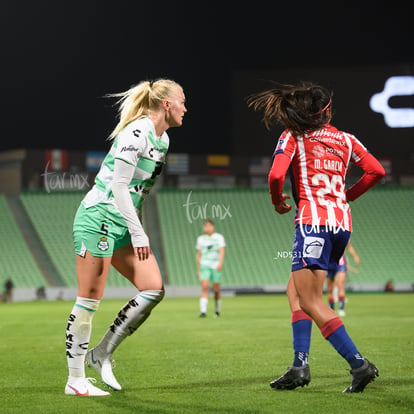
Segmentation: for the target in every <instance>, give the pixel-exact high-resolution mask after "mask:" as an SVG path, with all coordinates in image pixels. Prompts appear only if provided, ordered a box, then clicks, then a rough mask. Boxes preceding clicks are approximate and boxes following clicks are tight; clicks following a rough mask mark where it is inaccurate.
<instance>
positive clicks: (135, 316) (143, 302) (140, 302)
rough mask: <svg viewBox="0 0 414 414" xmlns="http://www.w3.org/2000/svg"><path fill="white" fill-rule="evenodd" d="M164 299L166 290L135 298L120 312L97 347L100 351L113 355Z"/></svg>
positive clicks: (146, 293) (150, 291)
mask: <svg viewBox="0 0 414 414" xmlns="http://www.w3.org/2000/svg"><path fill="white" fill-rule="evenodd" d="M163 297H164V290H143V291H142V292H141V293H139V294H138V295H136V296H134V297H133V298H132V299H131V300H130V301H128V302H127V303H126V304H125V305H124V306H123V307H122V309H121V310H120V311H119V312H118V315H117V317H116V318H115V320H114V322H113V323H112V325H111V326H110V327H109V329H108V330H107V331H106V333H105V335H104V336H103V337H102V339H101V341H100V342H99V344H98V345H97V346H96V348H97V349H98V351H100V352H103V353H104V354H107V355H112V353H113V352H114V351H115V349H116V348H117V347H118V346H119V345H120V343H121V342H122V341H123V340H124V339H125V338H126V337H127V336H130V335H132V334H133V333H134V332H135V331H136V330H137V329H138V328H139V327H140V326H141V325H142V324H143V323H144V322H145V321H146V319H147V318H148V317H149V316H150V314H151V311H152V310H153V309H154V307H155V306H157V305H158V304H159V303H160V302H161V300H162V299H163Z"/></svg>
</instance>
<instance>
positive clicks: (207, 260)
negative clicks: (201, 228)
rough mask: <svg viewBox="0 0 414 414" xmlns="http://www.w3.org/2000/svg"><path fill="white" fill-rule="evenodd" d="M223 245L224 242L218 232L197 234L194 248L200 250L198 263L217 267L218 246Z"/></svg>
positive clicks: (218, 258)
mask: <svg viewBox="0 0 414 414" xmlns="http://www.w3.org/2000/svg"><path fill="white" fill-rule="evenodd" d="M225 246H226V242H225V240H224V237H223V235H221V234H220V233H213V234H212V235H211V236H208V235H207V234H202V235H201V236H198V238H197V244H196V249H197V250H200V251H201V258H200V264H201V265H203V266H208V267H211V268H212V269H217V266H218V264H219V262H220V248H221V247H225Z"/></svg>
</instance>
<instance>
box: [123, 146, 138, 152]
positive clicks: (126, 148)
mask: <svg viewBox="0 0 414 414" xmlns="http://www.w3.org/2000/svg"><path fill="white" fill-rule="evenodd" d="M126 151H135V152H137V151H138V148H135V147H134V146H133V145H129V146H127V147H122V148H121V152H126Z"/></svg>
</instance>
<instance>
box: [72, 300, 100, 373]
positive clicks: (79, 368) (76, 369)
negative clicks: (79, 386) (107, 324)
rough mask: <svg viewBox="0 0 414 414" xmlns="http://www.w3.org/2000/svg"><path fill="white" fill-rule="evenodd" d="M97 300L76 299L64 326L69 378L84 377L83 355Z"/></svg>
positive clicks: (97, 304) (97, 303)
mask: <svg viewBox="0 0 414 414" xmlns="http://www.w3.org/2000/svg"><path fill="white" fill-rule="evenodd" d="M99 303H100V301H99V300H95V299H88V298H81V297H79V296H78V297H77V298H76V302H75V305H74V306H73V309H72V313H71V314H70V315H69V319H68V324H67V326H66V358H67V361H68V368H69V377H72V378H80V377H81V378H84V377H85V355H86V353H87V351H88V345H89V339H90V337H91V332H92V318H93V315H94V313H95V312H96V311H97V309H98V307H99Z"/></svg>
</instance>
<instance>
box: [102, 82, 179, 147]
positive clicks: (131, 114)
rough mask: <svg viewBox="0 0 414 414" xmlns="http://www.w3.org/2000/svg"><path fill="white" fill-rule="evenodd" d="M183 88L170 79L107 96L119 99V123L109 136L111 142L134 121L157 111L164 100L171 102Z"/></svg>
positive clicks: (144, 83)
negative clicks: (152, 111)
mask: <svg viewBox="0 0 414 414" xmlns="http://www.w3.org/2000/svg"><path fill="white" fill-rule="evenodd" d="M177 88H180V89H182V88H181V86H180V85H179V84H178V83H177V82H174V81H173V80H169V79H158V80H156V81H154V82H153V81H142V82H140V83H139V84H138V85H135V86H133V87H131V88H130V89H128V90H127V91H125V92H120V93H114V94H109V95H106V96H107V97H109V98H119V99H118V101H117V102H116V104H117V105H119V108H118V117H119V122H118V124H117V125H116V127H115V129H114V130H113V131H112V132H111V135H110V136H109V139H110V140H113V139H115V138H116V136H117V135H118V134H119V133H120V132H121V131H122V130H123V129H124V128H125V127H126V126H127V125H128V124H129V123H131V122H132V121H135V120H136V119H141V118H144V117H146V116H148V115H149V113H150V111H151V110H157V109H159V108H160V106H161V102H162V101H163V100H171V99H172V98H173V96H174V95H175V94H176V92H177Z"/></svg>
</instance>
